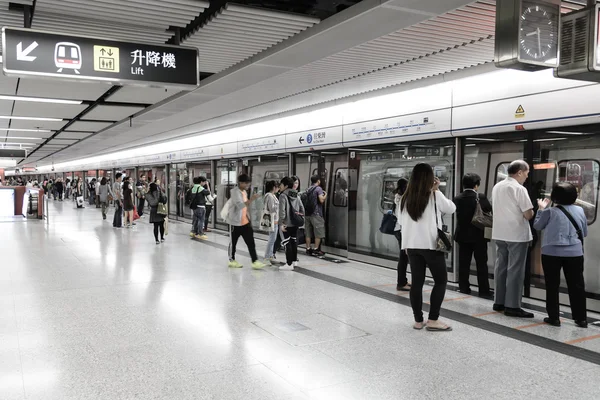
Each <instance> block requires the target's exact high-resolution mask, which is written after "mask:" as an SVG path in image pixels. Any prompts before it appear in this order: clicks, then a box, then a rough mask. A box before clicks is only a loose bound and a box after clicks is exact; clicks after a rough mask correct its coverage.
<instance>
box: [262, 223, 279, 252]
mask: <svg viewBox="0 0 600 400" xmlns="http://www.w3.org/2000/svg"><path fill="white" fill-rule="evenodd" d="M274 228H275V229H273V232H270V233H269V240H268V242H267V250H265V258H271V257H273V255H274V253H273V250H274V246H275V240H277V235H279V225H278V224H275V226H274Z"/></svg>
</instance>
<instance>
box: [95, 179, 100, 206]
mask: <svg viewBox="0 0 600 400" xmlns="http://www.w3.org/2000/svg"><path fill="white" fill-rule="evenodd" d="M99 194H100V179H96V208H100V196H99Z"/></svg>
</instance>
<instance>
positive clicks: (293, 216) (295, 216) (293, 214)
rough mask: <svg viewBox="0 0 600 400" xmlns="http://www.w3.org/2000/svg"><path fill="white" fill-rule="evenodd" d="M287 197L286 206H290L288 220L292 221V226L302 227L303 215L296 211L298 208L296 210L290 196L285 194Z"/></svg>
mask: <svg viewBox="0 0 600 400" xmlns="http://www.w3.org/2000/svg"><path fill="white" fill-rule="evenodd" d="M285 197H286V198H287V202H288V206H289V207H290V210H289V213H290V222H291V223H292V226H295V227H298V228H300V227H302V226H304V216H303V215H302V214H300V213H299V212H298V210H296V209H295V208H294V206H293V205H292V200H290V196H285Z"/></svg>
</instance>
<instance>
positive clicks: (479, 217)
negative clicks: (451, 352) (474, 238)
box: [471, 193, 494, 230]
mask: <svg viewBox="0 0 600 400" xmlns="http://www.w3.org/2000/svg"><path fill="white" fill-rule="evenodd" d="M493 222H494V217H493V216H492V213H491V212H484V211H483V209H482V208H481V204H480V203H479V193H477V205H476V206H475V213H474V214H473V219H471V224H473V225H475V226H476V227H477V228H479V229H481V230H485V228H491V227H492V224H493Z"/></svg>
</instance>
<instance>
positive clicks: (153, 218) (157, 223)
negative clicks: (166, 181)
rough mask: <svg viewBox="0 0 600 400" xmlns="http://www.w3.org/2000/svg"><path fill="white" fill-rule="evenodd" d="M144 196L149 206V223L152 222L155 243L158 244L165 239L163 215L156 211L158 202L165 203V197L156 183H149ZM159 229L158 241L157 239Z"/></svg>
mask: <svg viewBox="0 0 600 400" xmlns="http://www.w3.org/2000/svg"><path fill="white" fill-rule="evenodd" d="M145 198H146V201H148V205H149V206H150V223H151V224H154V240H156V244H160V243H162V242H164V241H165V215H163V214H159V213H158V203H166V202H167V199H166V196H165V195H164V194H162V192H161V191H160V190H159V189H158V186H156V183H151V184H150V186H149V189H148V192H147V193H146V194H145ZM159 231H160V241H159V240H158V233H159Z"/></svg>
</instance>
